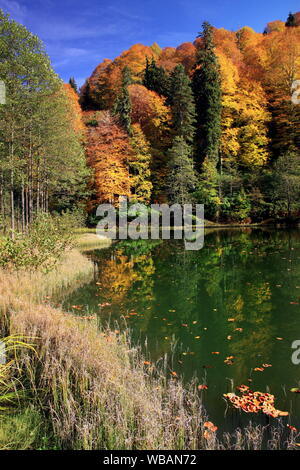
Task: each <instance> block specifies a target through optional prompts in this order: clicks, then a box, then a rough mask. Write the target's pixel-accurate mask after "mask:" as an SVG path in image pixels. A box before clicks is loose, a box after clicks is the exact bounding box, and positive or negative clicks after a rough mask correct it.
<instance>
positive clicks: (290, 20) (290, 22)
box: [285, 12, 297, 27]
mask: <svg viewBox="0 0 300 470" xmlns="http://www.w3.org/2000/svg"><path fill="white" fill-rule="evenodd" d="M285 26H287V27H290V26H297V22H296V18H295V15H293V13H291V12H290V13H289V16H288V19H287V20H286V23H285Z"/></svg>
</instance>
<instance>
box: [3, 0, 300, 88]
mask: <svg viewBox="0 0 300 470" xmlns="http://www.w3.org/2000/svg"><path fill="white" fill-rule="evenodd" d="M0 8H2V9H3V10H4V11H5V12H6V13H10V15H11V16H12V18H14V19H15V20H16V21H19V22H20V23H22V24H24V25H25V26H27V27H28V28H29V29H30V30H31V31H32V32H33V33H35V34H37V35H38V36H39V37H40V38H41V39H42V40H43V41H44V43H45V44H46V49H47V52H48V54H49V55H50V58H51V61H52V64H53V67H54V69H55V70H56V72H57V73H59V75H60V76H61V77H62V78H63V79H64V80H65V81H67V80H68V79H69V77H70V76H74V77H75V79H76V80H77V82H78V83H79V85H81V84H82V83H83V82H84V79H85V78H86V77H88V76H89V75H90V74H91V73H92V71H93V70H94V68H95V67H96V65H97V64H98V63H100V62H101V61H102V60H103V59H104V58H109V59H114V58H115V57H116V56H117V55H119V54H120V53H121V52H122V51H123V50H124V49H128V47H130V46H131V45H132V44H135V43H138V42H140V43H143V44H145V45H151V44H152V43H153V42H157V43H158V44H159V45H160V46H161V47H165V46H178V45H179V44H181V43H182V42H185V41H193V40H194V38H195V36H196V34H197V32H198V31H199V30H200V29H201V24H202V22H203V21H204V20H208V21H209V22H211V23H212V24H213V25H214V26H216V27H218V28H220V27H224V28H226V29H229V30H237V29H238V28H240V27H242V26H245V25H247V26H251V27H252V28H254V29H255V30H256V31H259V32H262V31H263V29H264V27H265V25H266V23H267V22H268V21H273V20H276V19H281V20H284V21H285V20H286V18H287V15H288V13H289V11H292V12H293V13H294V12H296V11H299V10H300V4H299V0H287V1H285V2H283V1H282V0H239V1H238V0H89V1H88V2H87V3H85V2H84V0H80V1H79V0H61V1H59V0H0Z"/></svg>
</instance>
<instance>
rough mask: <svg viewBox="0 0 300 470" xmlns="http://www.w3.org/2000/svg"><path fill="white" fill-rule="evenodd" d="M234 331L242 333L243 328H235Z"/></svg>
mask: <svg viewBox="0 0 300 470" xmlns="http://www.w3.org/2000/svg"><path fill="white" fill-rule="evenodd" d="M234 331H239V332H240V333H241V332H242V331H243V328H235V330H234Z"/></svg>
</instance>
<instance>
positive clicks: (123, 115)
mask: <svg viewBox="0 0 300 470" xmlns="http://www.w3.org/2000/svg"><path fill="white" fill-rule="evenodd" d="M130 76H131V75H130V69H129V67H124V68H123V70H122V88H121V91H120V93H119V95H118V96H117V99H116V102H115V105H114V110H113V112H114V115H116V116H118V118H119V121H120V124H121V125H122V127H123V128H124V129H125V130H126V132H127V133H128V134H129V135H131V100H130V96H129V92H128V85H129V84H130Z"/></svg>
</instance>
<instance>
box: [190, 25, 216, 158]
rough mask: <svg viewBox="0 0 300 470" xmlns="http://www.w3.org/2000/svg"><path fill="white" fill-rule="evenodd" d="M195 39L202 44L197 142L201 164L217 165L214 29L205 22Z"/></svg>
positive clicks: (196, 77) (196, 82) (197, 88)
mask: <svg viewBox="0 0 300 470" xmlns="http://www.w3.org/2000/svg"><path fill="white" fill-rule="evenodd" d="M198 37H201V38H202V41H203V44H202V45H201V46H200V49H199V51H198V58H197V64H196V67H197V68H196V70H195V72H194V76H193V90H194V95H195V103H196V112H197V120H198V121H197V140H198V146H199V151H200V154H201V157H202V160H203V159H204V158H206V157H208V158H209V159H210V160H214V161H215V163H217V162H218V158H219V146H220V137H221V80H220V67H219V63H218V59H217V57H216V54H215V50H214V49H215V46H214V41H213V28H212V26H211V25H210V24H209V23H207V22H205V23H203V31H202V33H200V34H199V36H198Z"/></svg>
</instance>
